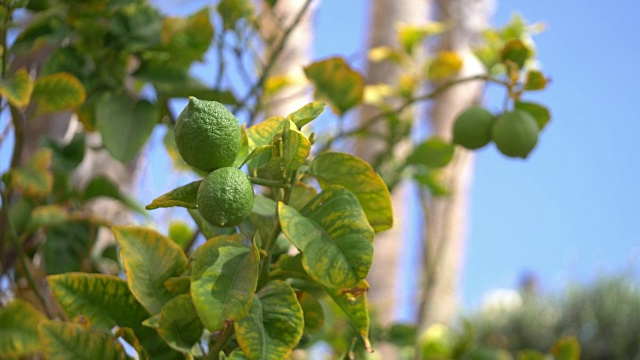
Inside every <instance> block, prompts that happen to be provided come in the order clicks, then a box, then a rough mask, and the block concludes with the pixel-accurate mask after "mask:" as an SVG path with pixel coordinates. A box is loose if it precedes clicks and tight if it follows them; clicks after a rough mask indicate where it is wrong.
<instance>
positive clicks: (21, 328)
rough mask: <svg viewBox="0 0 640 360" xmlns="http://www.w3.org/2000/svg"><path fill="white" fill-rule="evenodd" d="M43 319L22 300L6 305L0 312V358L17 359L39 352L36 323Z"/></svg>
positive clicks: (41, 315) (42, 316)
mask: <svg viewBox="0 0 640 360" xmlns="http://www.w3.org/2000/svg"><path fill="white" fill-rule="evenodd" d="M45 319H46V316H44V315H43V314H41V313H40V312H38V310H36V309H35V308H33V306H31V305H30V304H29V303H28V302H26V301H24V300H20V299H16V300H13V301H12V302H10V303H9V304H7V306H5V307H4V308H3V309H2V310H0V357H3V358H4V357H7V358H16V359H17V358H22V357H23V356H25V355H28V354H31V353H34V352H37V351H39V350H40V341H39V340H38V323H40V322H41V321H43V320H45Z"/></svg>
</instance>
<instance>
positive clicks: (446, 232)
mask: <svg viewBox="0 0 640 360" xmlns="http://www.w3.org/2000/svg"><path fill="white" fill-rule="evenodd" d="M438 6H439V9H438V14H439V17H440V21H442V22H444V23H446V24H448V25H449V28H448V30H447V32H446V34H444V36H443V37H442V41H441V43H440V50H452V51H456V52H457V53H458V54H459V55H460V56H461V57H462V59H463V67H462V70H461V71H460V73H459V74H458V77H460V78H462V77H469V76H473V75H476V74H482V73H484V71H485V69H484V68H483V66H482V64H481V63H480V62H479V61H478V59H477V58H476V57H475V56H474V55H473V53H472V52H471V46H472V45H473V44H474V43H475V42H477V41H478V40H479V37H480V35H481V31H482V30H483V29H484V28H486V26H487V22H488V19H489V16H490V14H491V12H492V11H491V10H492V8H493V1H492V0H438ZM434 85H436V86H437V85H438V84H434ZM482 89H483V83H481V82H468V83H465V84H462V85H457V86H455V87H453V88H451V89H449V90H448V91H446V92H445V93H443V94H441V95H440V96H439V97H438V98H437V99H435V101H434V103H433V107H432V113H431V119H430V124H431V127H432V133H433V135H436V136H440V137H442V138H445V139H451V136H452V135H451V128H452V126H453V121H454V120H455V118H456V116H457V114H458V113H459V112H461V111H462V110H464V109H465V108H466V107H468V106H470V105H473V104H475V103H477V102H479V100H480V95H481V92H482ZM473 163H474V156H473V153H472V152H470V151H467V150H464V149H462V148H460V147H457V148H456V154H455V156H454V158H453V160H452V162H451V163H450V164H449V165H448V166H447V167H446V168H445V169H443V170H442V174H441V176H442V177H441V179H442V181H443V184H445V186H446V188H447V190H448V191H449V194H448V196H445V197H431V196H429V195H428V194H423V196H421V202H422V205H423V209H424V212H425V216H426V229H425V232H424V234H423V239H424V241H423V244H424V258H423V271H422V275H423V286H422V299H421V303H420V309H419V324H420V330H424V329H426V328H427V327H428V326H429V325H430V324H433V323H444V324H449V323H450V322H451V321H452V320H453V318H454V316H455V314H456V311H457V308H458V286H459V278H460V273H461V268H462V264H463V258H464V256H463V255H464V249H465V237H466V233H467V222H468V216H467V214H468V211H469V192H470V187H471V180H472V175H473Z"/></svg>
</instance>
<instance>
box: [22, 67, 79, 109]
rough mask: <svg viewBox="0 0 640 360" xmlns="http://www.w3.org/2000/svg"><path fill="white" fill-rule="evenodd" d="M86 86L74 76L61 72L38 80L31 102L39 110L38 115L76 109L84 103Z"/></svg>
mask: <svg viewBox="0 0 640 360" xmlns="http://www.w3.org/2000/svg"><path fill="white" fill-rule="evenodd" d="M85 99H86V93H85V90H84V86H82V83H81V82H80V80H78V78H77V77H75V76H74V75H73V74H70V73H66V72H61V73H55V74H51V75H47V76H43V77H39V78H37V79H36V82H35V84H34V86H33V93H32V94H31V101H32V102H34V103H35V104H36V105H37V106H38V108H37V110H36V114H44V113H54V112H59V111H64V110H69V109H75V108H77V107H79V106H80V105H82V103H84V100H85Z"/></svg>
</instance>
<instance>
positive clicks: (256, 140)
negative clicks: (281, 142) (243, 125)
mask: <svg viewBox="0 0 640 360" xmlns="http://www.w3.org/2000/svg"><path fill="white" fill-rule="evenodd" d="M287 123H289V124H293V123H291V122H290V121H287V120H286V119H285V118H283V117H282V116H273V117H270V118H268V119H267V120H265V121H263V122H261V123H258V124H256V125H253V126H251V127H250V128H248V129H247V138H248V140H249V151H253V150H254V149H256V148H257V147H259V146H264V145H271V140H272V139H273V137H274V136H275V135H276V134H278V133H280V132H281V131H282V130H283V129H284V126H285V124H287ZM290 126H291V125H290ZM294 126H295V125H294Z"/></svg>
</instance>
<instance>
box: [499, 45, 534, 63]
mask: <svg viewBox="0 0 640 360" xmlns="http://www.w3.org/2000/svg"><path fill="white" fill-rule="evenodd" d="M532 55H533V51H532V50H531V49H530V48H529V46H527V44H525V42H524V41H522V40H520V39H515V40H511V41H509V42H507V43H506V44H505V45H504V47H503V48H502V50H501V51H500V60H501V61H502V62H503V63H505V64H507V65H509V64H510V63H511V64H514V65H515V66H516V67H517V68H518V69H522V68H523V67H524V63H525V62H526V61H527V59H529V57H531V56H532Z"/></svg>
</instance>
